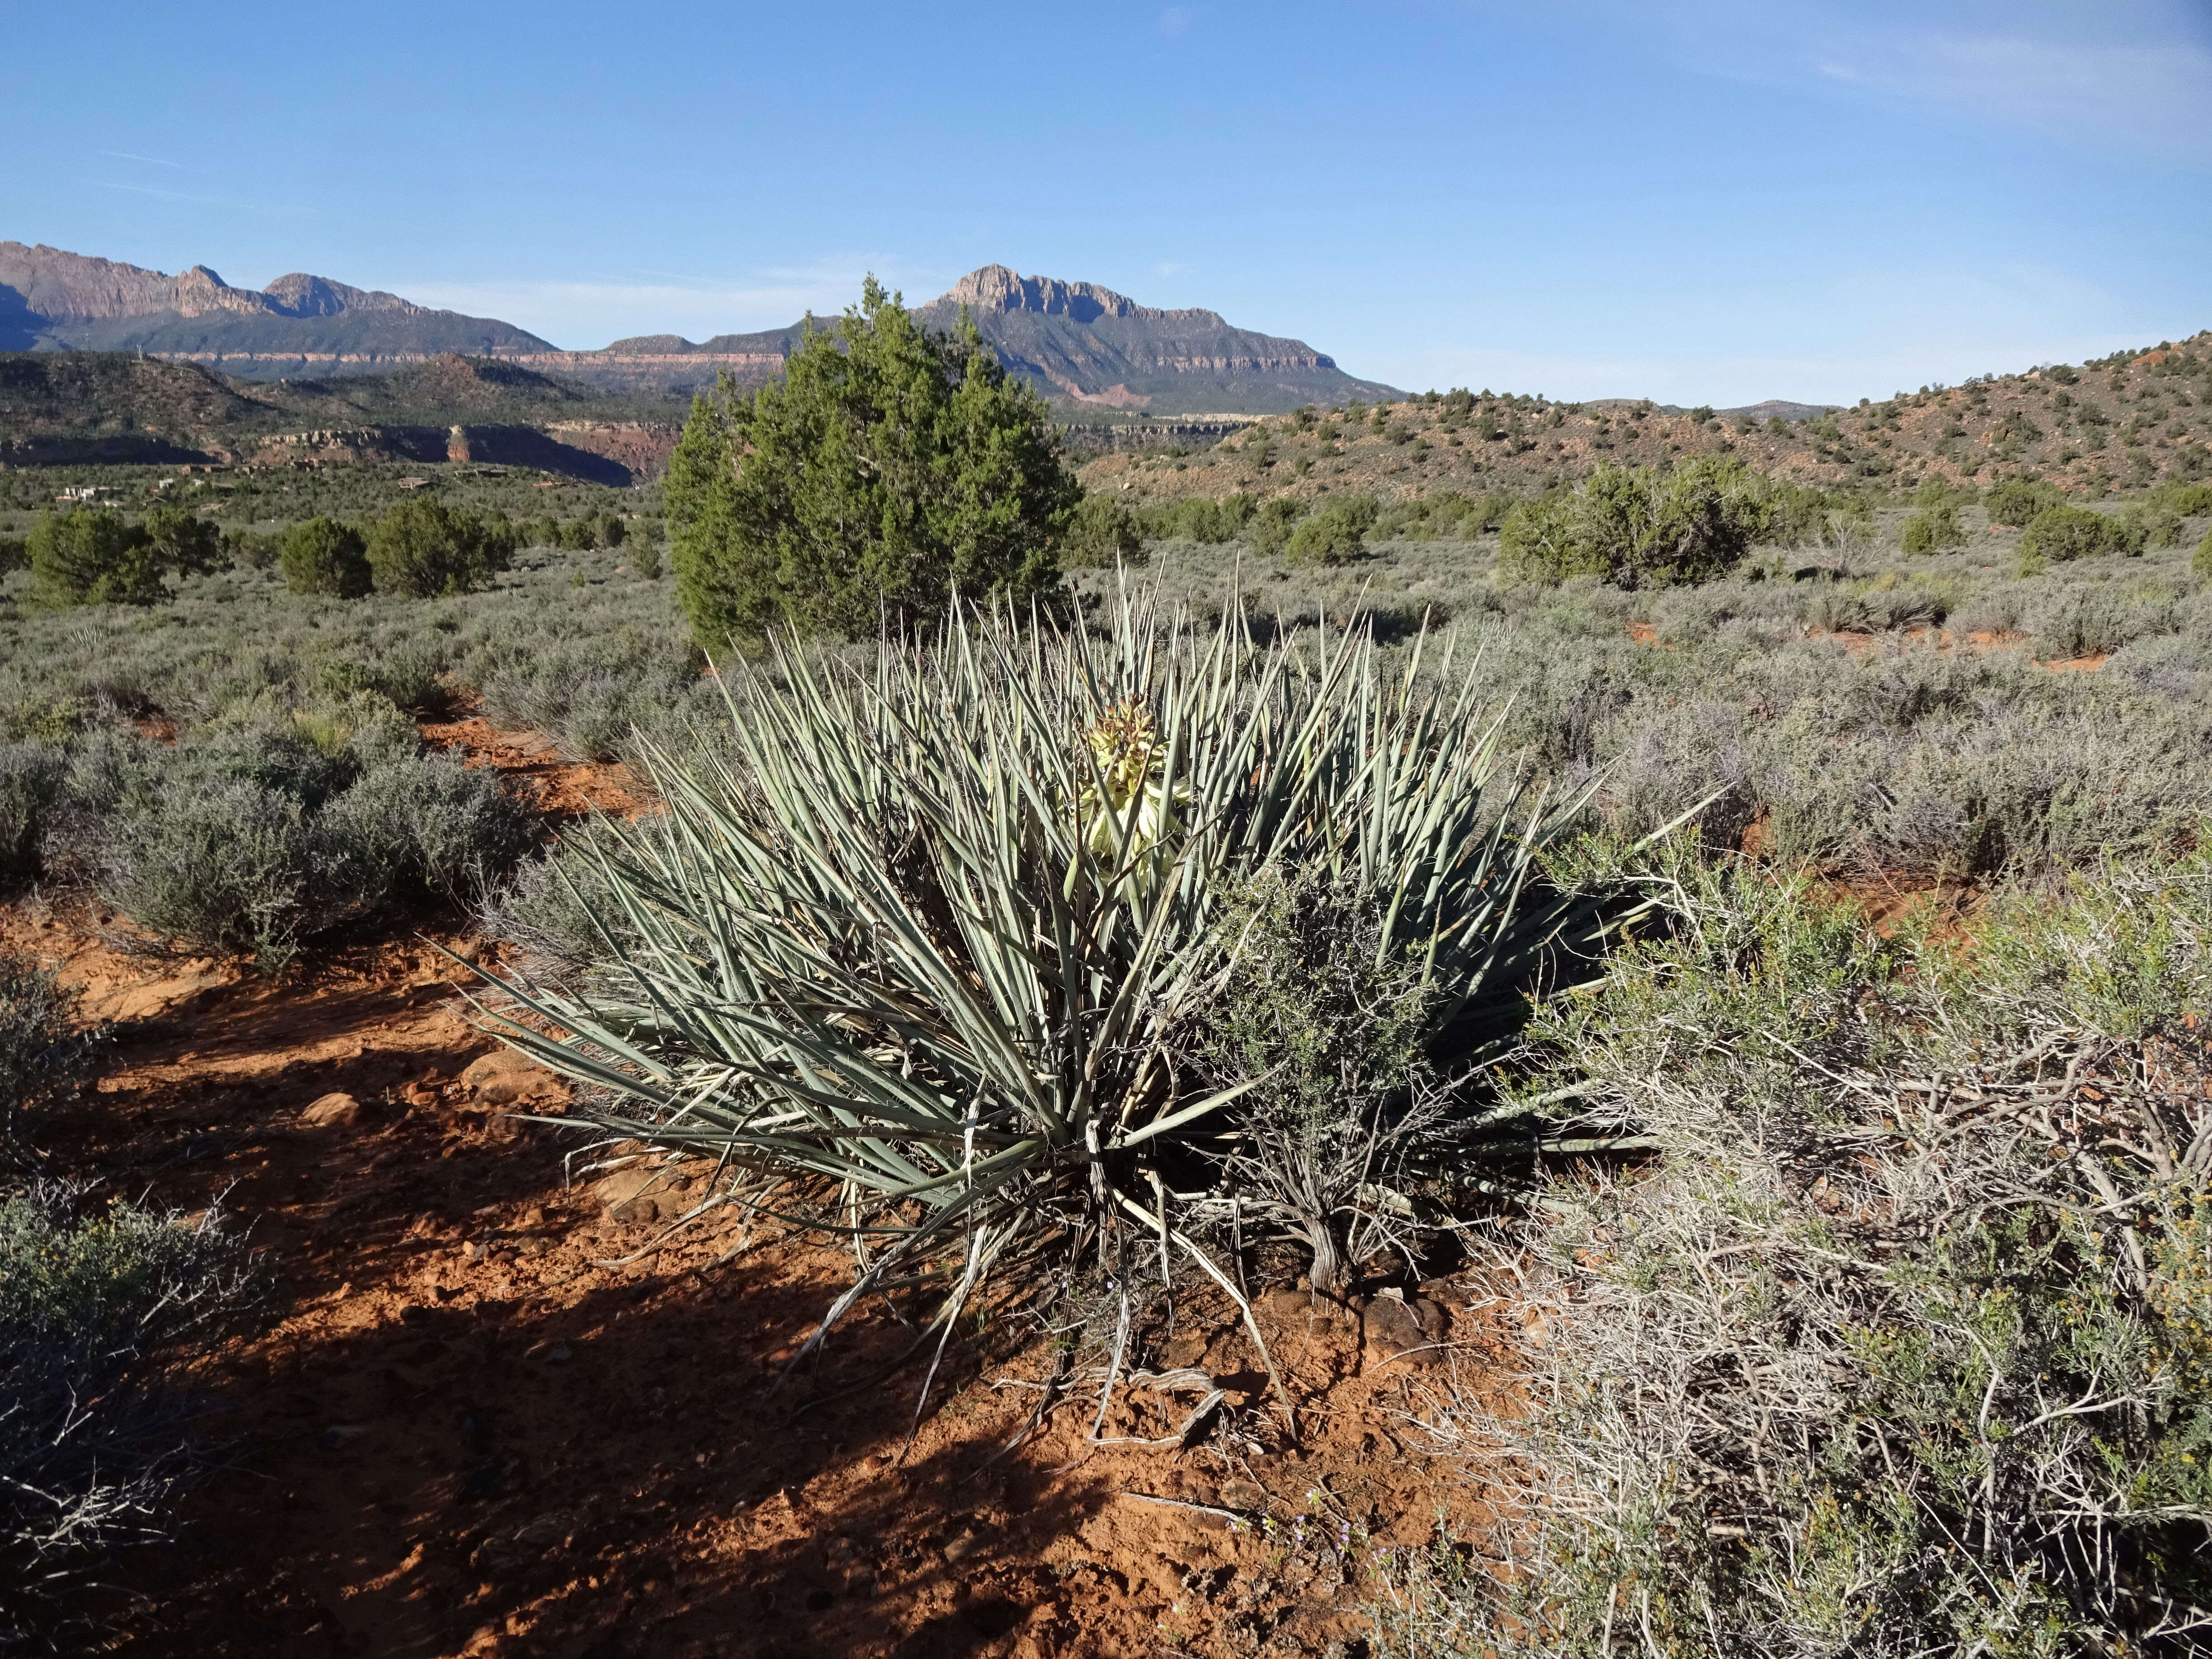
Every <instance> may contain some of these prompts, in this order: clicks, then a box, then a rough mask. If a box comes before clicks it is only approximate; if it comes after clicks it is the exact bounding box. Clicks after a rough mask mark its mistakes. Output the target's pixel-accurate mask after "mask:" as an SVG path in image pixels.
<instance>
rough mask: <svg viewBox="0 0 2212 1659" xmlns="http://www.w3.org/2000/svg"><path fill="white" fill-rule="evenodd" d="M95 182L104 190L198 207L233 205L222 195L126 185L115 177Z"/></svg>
mask: <svg viewBox="0 0 2212 1659" xmlns="http://www.w3.org/2000/svg"><path fill="white" fill-rule="evenodd" d="M94 183H96V184H97V185H99V186H100V188H101V189H102V190H119V191H125V193H127V194H129V195H132V196H151V197H155V199H156V200H159V201H163V202H190V203H191V204H194V205H195V206H198V207H228V206H229V205H231V204H229V203H228V202H226V201H224V200H223V198H222V197H220V196H193V195H189V194H187V193H186V192H185V191H180V190H155V188H154V187H153V186H152V185H126V184H123V183H120V182H118V180H116V179H95V180H94Z"/></svg>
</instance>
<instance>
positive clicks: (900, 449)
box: [666, 277, 1080, 651]
mask: <svg viewBox="0 0 2212 1659" xmlns="http://www.w3.org/2000/svg"><path fill="white" fill-rule="evenodd" d="M1079 494H1080V486H1079V485H1078V484H1077V483H1076V482H1075V479H1074V477H1073V474H1071V473H1070V472H1069V471H1067V469H1066V466H1065V465H1062V463H1061V460H1060V453H1059V448H1058V444H1057V441H1056V440H1055V439H1054V435H1053V431H1052V426H1051V422H1050V419H1049V415H1048V410H1047V409H1046V406H1045V404H1044V401H1043V399H1042V398H1040V397H1038V396H1037V394H1036V392H1033V391H1031V390H1030V388H1029V386H1027V384H1026V383H1024V382H1023V381H1021V380H1017V379H1015V378H1013V377H1012V376H1010V375H1009V374H1007V373H1006V370H1005V369H1004V368H1001V367H1000V363H999V360H998V358H997V356H995V355H994V353H993V352H992V351H991V349H990V348H989V347H988V346H987V345H985V344H984V343H983V341H982V337H981V336H980V335H979V334H977V333H976V331H975V325H973V324H972V323H964V324H963V326H962V328H961V329H960V330H959V331H958V332H957V333H955V334H952V335H949V336H935V335H932V334H930V333H929V332H928V331H926V330H924V329H922V328H921V327H920V326H919V325H916V324H915V321H914V319H913V318H912V317H911V316H910V315H909V314H908V312H907V311H906V308H905V307H904V306H903V305H902V304H901V303H900V301H899V298H898V296H897V295H890V294H886V293H885V292H884V289H883V288H882V287H881V286H880V285H879V284H878V283H877V282H876V281H875V279H874V278H873V277H871V278H869V279H868V283H867V285H866V289H864V291H863V292H862V295H861V298H860V304H859V306H857V307H854V308H853V309H851V310H848V312H847V313H845V315H844V317H843V319H842V320H841V321H840V322H839V323H838V324H837V325H836V328H835V329H834V330H831V331H828V332H823V331H817V330H816V329H815V328H814V326H813V324H812V322H811V319H810V321H809V322H808V324H807V325H806V328H805V335H804V337H803V338H802V339H801V341H800V343H799V349H797V350H796V351H794V352H793V354H792V356H791V358H790V361H789V362H788V363H787V366H786V368H785V373H784V378H783V379H782V380H779V381H775V382H772V383H770V384H769V385H767V386H762V387H760V388H759V389H758V390H757V391H756V392H752V393H750V394H749V395H747V394H741V393H739V392H737V391H736V390H735V389H734V388H732V387H731V386H727V385H725V386H721V387H720V388H719V389H718V390H717V392H715V394H714V396H712V397H704V396H702V397H701V398H699V399H698V400H697V401H696V403H695V404H693V405H692V410H691V416H690V420H689V421H687V422H685V423H684V436H683V439H682V440H681V441H680V442H679V443H678V446H677V449H676V453H675V455H674V456H673V458H672V459H671V461H670V463H669V473H668V482H667V486H666V499H667V507H668V519H669V523H670V526H671V532H672V538H671V547H670V561H671V563H672V564H673V565H674V566H675V568H676V580H677V591H678V594H679V596H680V597H681V599H682V601H683V605H684V613H685V614H686V616H688V617H690V623H691V629H692V632H693V635H695V637H696V639H697V641H699V643H700V644H701V645H702V646H703V647H706V648H707V649H708V650H709V651H719V650H720V649H722V648H723V647H725V646H726V644H727V643H728V642H729V641H732V640H736V641H739V642H741V643H743V644H744V645H746V646H748V647H750V646H754V645H757V643H758V642H759V641H762V640H763V639H764V638H765V637H766V635H768V634H769V632H770V631H771V630H773V629H793V630H794V631H796V632H797V633H799V634H800V635H817V634H829V635H844V636H846V637H848V638H860V637H861V636H864V635H872V634H874V633H875V632H876V630H877V629H878V627H879V626H881V625H882V624H883V623H884V620H885V619H886V618H889V619H890V622H891V623H892V625H893V626H895V627H897V626H908V625H916V624H924V623H929V622H930V621H932V620H933V618H934V617H937V616H938V615H939V613H941V612H942V611H943V610H944V608H945V604H946V602H947V600H948V599H950V598H951V594H952V593H953V592H955V591H956V590H957V591H958V592H961V593H963V594H964V595H966V596H968V597H969V598H972V599H979V600H981V599H995V598H999V597H1006V598H1010V599H1016V600H1019V601H1026V600H1027V599H1030V597H1032V596H1034V595H1036V594H1039V593H1042V592H1044V591H1045V590H1046V588H1047V587H1048V585H1049V584H1050V582H1051V580H1052V579H1053V576H1054V572H1055V558H1054V548H1055V544H1056V543H1057V540H1058V538H1060V535H1061V534H1062V533H1064V532H1065V530H1066V525H1067V520H1068V519H1069V516H1070V515H1071V514H1072V513H1073V511H1074V509H1075V507H1076V504H1077V501H1078V500H1079Z"/></svg>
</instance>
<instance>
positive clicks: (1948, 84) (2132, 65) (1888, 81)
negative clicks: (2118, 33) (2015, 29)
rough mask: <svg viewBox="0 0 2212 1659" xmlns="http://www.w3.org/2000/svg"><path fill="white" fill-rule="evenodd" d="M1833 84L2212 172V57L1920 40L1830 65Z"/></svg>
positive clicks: (2164, 49) (2074, 45) (2002, 38)
mask: <svg viewBox="0 0 2212 1659" xmlns="http://www.w3.org/2000/svg"><path fill="white" fill-rule="evenodd" d="M1820 70H1821V72H1822V73H1823V74H1824V75H1826V76H1827V77H1828V78H1829V79H1831V80H1834V81H1841V82H1849V83H1851V84H1854V85H1857V86H1861V87H1864V88H1869V89H1872V90H1875V91H1877V92H1881V93H1886V94H1891V95H1893V96H1898V97H1905V98H1911V99H1918V100H1926V101H1928V102H1931V103H1936V104H1941V105H1948V106H1951V107H1953V108H1956V109H1960V110H1963V111H1966V112H1969V113H1972V114H1974V115H1977V116H1979V117H1981V118H1984V119H1986V120H1990V121H1995V122H2001V123H2004V124H2006V125H2018V126H2027V127H2032V128H2034V129H2036V130H2037V131H2042V132H2044V133H2046V134H2049V135H2051V136H2052V137H2060V138H2068V139H2071V140H2074V141H2075V142H2077V143H2092V144H2096V145H2099V146H2104V147H2117V148H2123V149H2135V150H2137V151H2140V152H2142V153H2144V154H2147V155H2154V156H2157V157H2159V158H2160V159H2161V160H2165V161H2181V162H2185V163H2197V164H2212V122H2208V121H2207V119H2206V117H2207V114H2208V112H2212V51H2208V50H2206V49H2205V48H2203V47H2201V46H2194V45H2191V44H2190V43H2187V42H2168V43H2166V44H2164V45H2160V46H2091V45H2087V44H2084V43H2081V42H2078V41H2057V40H2035V39H2032V38H2029V37H2027V36H2023V35H2014V34H1983V35H1966V34H1912V35H1905V36H1899V37H1893V38H1890V39H1886V40H1872V41H1867V42H1863V43H1860V44H1858V45H1857V46H1856V48H1850V47H1847V48H1845V49H1844V51H1842V52H1835V53H1832V54H1830V55H1829V57H1828V58H1827V60H1826V62H1824V63H1823V64H1821V65H1820Z"/></svg>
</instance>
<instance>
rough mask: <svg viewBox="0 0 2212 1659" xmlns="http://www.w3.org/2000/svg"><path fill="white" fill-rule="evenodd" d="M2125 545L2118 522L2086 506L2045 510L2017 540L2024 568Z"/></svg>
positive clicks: (2089, 556)
mask: <svg viewBox="0 0 2212 1659" xmlns="http://www.w3.org/2000/svg"><path fill="white" fill-rule="evenodd" d="M2126 545H2127V532H2126V530H2125V529H2124V527H2123V526H2122V525H2121V524H2120V522H2119V520H2117V519H2114V518H2112V517H2110V516H2108V515H2107V514H2106V513H2098V512H2093V511H2092V510H2091V509H2090V508H2088V507H2066V506H2056V507H2045V508H2044V509H2043V510H2042V511H2041V512H2040V513H2037V514H2036V515H2035V518H2034V520H2033V522H2031V523H2030V524H2029V526H2027V534H2026V535H2024V536H2022V537H2021V538H2020V552H2021V561H2022V564H2023V568H2025V566H2026V563H2027V561H2029V560H2039V561H2048V562H2051V563H2055V564H2064V563H2067V562H2069V561H2072V560H2075V559H2087V558H2093V557H2095V556H2097V555H2099V554H2101V553H2116V552H2119V551H2121V550H2123V549H2124V548H2125V547H2126ZM2038 568H2040V566H2039V567H2038Z"/></svg>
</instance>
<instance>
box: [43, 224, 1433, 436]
mask: <svg viewBox="0 0 2212 1659" xmlns="http://www.w3.org/2000/svg"><path fill="white" fill-rule="evenodd" d="M963 310H964V311H965V312H966V313H968V315H969V316H970V317H971V318H973V319H975V326H976V328H977V330H978V331H980V332H981V334H982V336H983V337H984V338H985V339H986V340H987V341H988V342H989V343H990V344H991V347H992V349H994V351H996V352H997V353H998V354H999V357H1000V361H1001V362H1004V363H1005V364H1006V367H1007V368H1009V369H1011V370H1012V372H1013V373H1015V374H1019V375H1020V376H1022V377H1023V378H1024V379H1025V380H1029V381H1030V383H1031V384H1032V385H1034V386H1036V387H1037V388H1038V390H1040V391H1041V392H1044V393H1045V394H1046V396H1048V398H1052V399H1053V400H1054V401H1055V402H1057V403H1060V404H1063V405H1073V406H1075V407H1079V408H1081V407H1090V408H1098V409H1117V410H1145V411H1146V412H1147V413H1149V414H1156V415H1184V414H1212V413H1220V414H1268V413H1276V412H1280V411H1282V410H1290V409H1295V408H1297V406H1298V405H1299V404H1306V403H1341V402H1344V401H1346V400H1347V399H1350V398H1377V397H1387V396H1389V395H1390V394H1391V392H1392V388H1391V387H1389V386H1382V385H1379V384H1378V383H1376V382H1375V381H1372V380H1354V379H1353V378H1352V376H1350V375H1348V374H1346V373H1345V372H1344V371H1343V370H1342V369H1340V368H1338V367H1337V365H1336V363H1335V362H1334V360H1333V359H1331V358H1328V357H1327V356H1323V355H1322V354H1321V353H1320V352H1318V351H1316V350H1315V349H1313V348H1312V347H1311V346H1310V345H1308V344H1306V343H1305V342H1304V341H1303V340H1290V339H1283V338H1280V337H1277V336H1274V335H1269V334H1259V333H1255V332H1254V331H1251V330H1249V329H1242V328H1237V327H1236V326H1234V325H1231V323H1229V322H1228V321H1227V320H1226V319H1224V318H1223V317H1222V316H1221V314H1220V313H1218V312H1213V311H1206V310H1203V309H1200V308H1197V307H1192V308H1188V309H1183V310H1170V309H1164V308H1162V307H1157V306H1146V305H1139V304H1138V303H1137V302H1136V301H1134V300H1132V299H1130V298H1128V297H1127V295H1121V294H1116V293H1115V292H1114V290H1113V289H1108V288H1101V287H1099V286H1098V285H1097V284H1096V283H1069V282H1062V281H1060V279H1059V278H1057V277H1053V276H1021V275H1019V274H1018V273H1017V272H1015V271H1013V270H1009V269H1008V268H1007V267H1006V266H1005V265H985V266H982V267H981V269H980V270H971V271H969V273H968V274H967V275H966V276H963V277H962V278H961V279H960V280H959V281H958V282H957V283H954V284H953V285H952V287H951V289H950V290H949V291H948V292H946V293H945V294H942V295H939V296H938V297H937V298H936V299H934V300H932V301H929V302H928V303H927V304H926V305H924V306H921V307H919V309H918V310H917V311H916V313H915V315H916V316H917V317H918V318H919V319H921V322H922V323H923V324H924V325H926V326H928V327H931V328H937V329H951V328H953V327H955V326H957V324H958V322H959V319H960V315H961V313H962V312H963ZM798 340H799V324H797V323H793V324H792V325H790V326H789V327H787V328H777V329H767V330H763V331H760V332H758V333H753V334H721V335H717V336H715V337H714V338H712V339H710V340H707V341H705V342H703V343H699V344H696V345H695V344H693V343H691V342H690V341H689V340H686V339H684V338H681V337H678V336H677V335H673V334H649V335H641V336H639V337H635V338H632V339H627V340H617V341H616V342H615V343H613V344H611V345H610V346H608V347H606V348H605V349H604V350H599V351H562V350H560V349H556V347H554V346H552V345H550V344H549V343H547V342H545V341H544V340H541V339H539V338H538V337H537V336H536V335H534V334H529V333H526V332H525V331H522V330H521V329H519V328H516V327H514V326H513V325H511V324H507V323H503V322H500V321H498V320H496V319H492V318H485V317H465V316H462V315H460V314H459V313H457V312H451V311H437V310H434V309H432V308H431V307H428V306H419V305H416V304H414V303H413V302H412V301H407V300H404V299H402V298H400V297H399V296H398V295H396V294H384V293H377V292H372V291H369V290H367V289H357V288H349V287H348V286H347V285H346V284H345V283H337V282H332V281H331V279H330V278H328V277H326V276H308V275H306V274H304V273H295V274H293V275H291V276H280V277H278V278H277V279H276V281H275V282H273V283H270V284H269V286H268V287H267V288H266V289H244V288H233V287H232V286H231V285H230V284H229V283H226V282H224V281H223V280H222V277H220V276H217V275H216V273H215V272H214V271H212V270H209V269H208V268H207V267H206V266H205V265H194V266H193V267H192V268H191V270H187V271H185V272H184V273H183V274H182V275H180V276H167V275H165V274H164V273H162V272H161V271H158V270H142V269H140V268H139V267H138V266H137V265H126V264H117V263H116V262H114V261H112V260H109V259H100V258H92V257H89V256H88V255H84V254H79V253H67V252H63V251H62V250H61V249H59V248H52V247H46V246H35V247H33V246H25V245H24V244H22V243H21V242H0V350H19V351H20V350H34V351H53V350H75V351H131V352H144V353H146V354H148V355H149V356H159V357H164V358H167V359H170V360H172V361H175V362H192V363H199V364H203V365H205V366H207V367H209V368H216V369H221V370H222V371H223V372H225V373H227V374H233V375H238V376H241V377H244V378H246V379H249V380H276V379H278V378H300V377H307V378H320V377H326V376H329V375H332V374H361V373H367V372H381V371H385V370H389V369H392V368H398V367H400V366H403V365H405V364H409V363H417V362H426V361H428V360H429V359H431V358H433V357H435V356H440V355H441V354H446V353H460V354H463V355H465V356H471V357H499V358H502V359H505V360H507V361H508V362H514V363H517V364H520V365H521V366H524V367H526V368H531V369H537V370H544V371H547V372H550V373H553V374H560V375H563V376H567V377H570V378H573V379H575V380H583V381H586V382H587V383H589V384H591V385H593V386H599V387H601V388H603V389H606V390H611V391H619V392H625V393H630V394H639V393H643V394H651V395H656V396H663V397H665V396H669V395H675V396H679V397H680V396H685V395H688V394H690V392H695V391H698V390H701V389H702V388H705V387H708V386H712V385H714V382H715V380H716V379H717V378H718V377H720V376H721V375H725V374H726V375H728V376H730V377H731V378H732V379H733V380H737V381H738V383H739V384H741V385H746V384H750V385H757V384H758V383H760V382H762V381H763V380H773V379H774V378H775V376H776V375H778V374H781V373H782V372H783V366H784V362H785V360H786V359H787V357H788V356H790V354H791V352H792V351H793V349H794V348H795V347H796V345H797V343H798Z"/></svg>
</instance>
